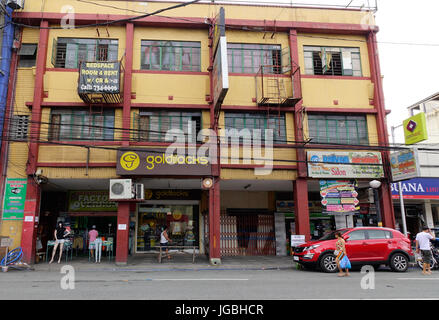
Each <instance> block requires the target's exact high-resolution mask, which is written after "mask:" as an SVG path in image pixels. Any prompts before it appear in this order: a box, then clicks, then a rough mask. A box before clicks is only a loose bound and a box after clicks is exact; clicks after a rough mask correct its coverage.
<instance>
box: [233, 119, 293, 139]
mask: <svg viewBox="0 0 439 320" xmlns="http://www.w3.org/2000/svg"><path fill="white" fill-rule="evenodd" d="M225 129H226V130H233V129H236V130H237V131H238V132H239V131H241V130H243V129H247V130H249V132H250V134H251V135H252V137H253V133H254V130H261V132H260V133H261V139H262V141H265V140H266V138H268V137H266V136H265V129H268V130H272V133H273V140H274V141H273V143H274V144H281V143H286V142H287V139H286V129H285V115H284V114H281V115H280V116H279V115H268V114H266V113H232V112H227V113H226V114H225ZM229 132H230V131H229ZM238 138H239V139H240V142H243V141H242V140H243V139H242V138H241V137H238ZM232 139H233V137H232Z"/></svg>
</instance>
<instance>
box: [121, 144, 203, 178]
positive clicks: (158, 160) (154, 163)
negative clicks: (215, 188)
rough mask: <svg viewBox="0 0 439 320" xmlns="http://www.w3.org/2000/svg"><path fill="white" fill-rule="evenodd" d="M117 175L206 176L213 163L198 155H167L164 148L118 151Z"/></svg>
mask: <svg viewBox="0 0 439 320" xmlns="http://www.w3.org/2000/svg"><path fill="white" fill-rule="evenodd" d="M116 173H117V174H118V175H120V176H124V175H125V176H126V175H129V176H135V175H142V176H148V175H164V176H169V175H183V176H206V175H210V174H211V161H210V158H209V157H208V156H205V155H198V154H194V155H191V154H185V155H167V154H166V149H164V148H163V149H148V150H146V151H123V150H118V151H117V167H116Z"/></svg>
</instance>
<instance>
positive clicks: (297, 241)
mask: <svg viewBox="0 0 439 320" xmlns="http://www.w3.org/2000/svg"><path fill="white" fill-rule="evenodd" d="M302 244H305V236H304V235H296V234H292V235H291V242H290V246H291V247H298V246H300V245H302Z"/></svg>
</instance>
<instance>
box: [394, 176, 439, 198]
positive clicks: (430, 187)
mask: <svg viewBox="0 0 439 320" xmlns="http://www.w3.org/2000/svg"><path fill="white" fill-rule="evenodd" d="M401 184H402V193H403V198H404V199H423V200H428V199H439V179H437V178H418V179H411V180H406V181H403V182H401ZM390 188H391V191H392V198H393V199H399V187H398V183H392V184H391V185H390Z"/></svg>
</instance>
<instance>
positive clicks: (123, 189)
mask: <svg viewBox="0 0 439 320" xmlns="http://www.w3.org/2000/svg"><path fill="white" fill-rule="evenodd" d="M133 191H134V190H133V181H132V180H131V179H110V200H128V199H133Z"/></svg>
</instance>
